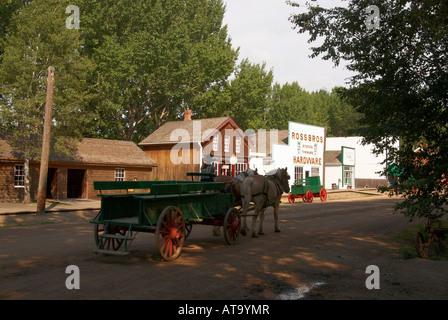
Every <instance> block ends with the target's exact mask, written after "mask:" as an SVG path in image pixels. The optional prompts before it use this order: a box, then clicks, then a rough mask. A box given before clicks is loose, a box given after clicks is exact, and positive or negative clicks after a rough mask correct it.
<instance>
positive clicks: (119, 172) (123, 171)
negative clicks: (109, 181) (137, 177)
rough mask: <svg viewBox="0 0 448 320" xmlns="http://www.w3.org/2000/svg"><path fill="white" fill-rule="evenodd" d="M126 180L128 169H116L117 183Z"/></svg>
mask: <svg viewBox="0 0 448 320" xmlns="http://www.w3.org/2000/svg"><path fill="white" fill-rule="evenodd" d="M125 178H126V169H124V168H115V181H124V180H125Z"/></svg>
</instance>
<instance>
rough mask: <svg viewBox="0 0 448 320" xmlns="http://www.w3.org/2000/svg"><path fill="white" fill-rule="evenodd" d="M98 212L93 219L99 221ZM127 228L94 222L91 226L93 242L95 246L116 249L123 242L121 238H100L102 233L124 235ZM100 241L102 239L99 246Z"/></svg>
mask: <svg viewBox="0 0 448 320" xmlns="http://www.w3.org/2000/svg"><path fill="white" fill-rule="evenodd" d="M99 216H100V214H99V213H98V214H97V216H96V217H95V219H94V221H99ZM126 232H127V229H126V228H124V227H118V226H107V227H106V225H105V224H95V225H94V226H93V236H94V238H95V244H96V246H97V248H101V249H106V250H114V251H117V250H118V249H120V247H121V245H122V244H123V241H124V240H123V239H111V238H101V236H102V235H103V234H118V235H121V236H125V235H126ZM100 241H102V243H101V246H99V244H100Z"/></svg>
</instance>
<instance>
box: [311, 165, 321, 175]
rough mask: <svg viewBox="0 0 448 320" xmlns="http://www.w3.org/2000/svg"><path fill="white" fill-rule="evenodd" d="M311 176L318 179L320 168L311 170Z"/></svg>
mask: <svg viewBox="0 0 448 320" xmlns="http://www.w3.org/2000/svg"><path fill="white" fill-rule="evenodd" d="M311 176H312V177H318V176H319V168H318V167H312V168H311Z"/></svg>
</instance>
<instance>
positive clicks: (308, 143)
mask: <svg viewBox="0 0 448 320" xmlns="http://www.w3.org/2000/svg"><path fill="white" fill-rule="evenodd" d="M249 138H250V139H251V140H252V142H253V143H254V145H256V150H251V152H250V160H249V166H250V168H252V169H255V168H257V169H258V172H259V173H260V174H266V173H267V172H269V171H270V170H272V169H276V168H285V167H286V168H287V169H288V173H289V175H290V176H291V180H290V184H291V185H292V184H294V181H295V180H298V179H305V178H306V177H312V176H320V178H321V179H320V180H321V183H323V178H324V150H325V149H324V145H325V128H323V127H317V126H313V125H307V124H302V123H297V122H289V129H288V130H269V131H264V130H260V131H258V132H257V133H256V134H253V135H251V136H249Z"/></svg>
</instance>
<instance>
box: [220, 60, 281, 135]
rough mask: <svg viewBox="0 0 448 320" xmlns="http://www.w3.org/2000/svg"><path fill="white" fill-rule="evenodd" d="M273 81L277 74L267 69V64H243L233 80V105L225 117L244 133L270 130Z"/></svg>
mask: <svg viewBox="0 0 448 320" xmlns="http://www.w3.org/2000/svg"><path fill="white" fill-rule="evenodd" d="M273 79H274V75H273V72H272V70H269V71H268V70H266V63H263V64H255V63H251V62H250V61H249V60H248V59H244V60H243V61H241V63H240V64H239V65H238V67H237V69H236V71H235V77H234V78H233V79H232V80H230V81H229V86H228V88H227V90H228V95H229V105H227V108H228V109H227V112H225V114H227V115H229V116H231V117H232V118H233V119H234V120H235V122H236V123H238V125H239V126H240V127H241V129H243V130H247V129H254V130H257V129H260V128H266V122H267V113H268V111H269V98H270V95H271V91H272V81H273Z"/></svg>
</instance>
